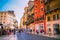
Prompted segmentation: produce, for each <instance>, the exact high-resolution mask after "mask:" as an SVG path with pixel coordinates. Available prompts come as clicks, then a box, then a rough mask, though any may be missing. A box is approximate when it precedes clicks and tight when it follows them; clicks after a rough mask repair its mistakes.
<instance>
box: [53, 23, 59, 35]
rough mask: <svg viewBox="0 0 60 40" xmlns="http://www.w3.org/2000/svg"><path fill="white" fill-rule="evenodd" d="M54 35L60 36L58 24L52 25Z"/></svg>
mask: <svg viewBox="0 0 60 40" xmlns="http://www.w3.org/2000/svg"><path fill="white" fill-rule="evenodd" d="M53 29H54V34H60V29H59V24H54V25H53Z"/></svg>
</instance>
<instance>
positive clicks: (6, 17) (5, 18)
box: [0, 11, 16, 28]
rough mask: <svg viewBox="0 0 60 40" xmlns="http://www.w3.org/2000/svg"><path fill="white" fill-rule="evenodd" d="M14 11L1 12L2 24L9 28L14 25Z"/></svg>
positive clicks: (0, 19)
mask: <svg viewBox="0 0 60 40" xmlns="http://www.w3.org/2000/svg"><path fill="white" fill-rule="evenodd" d="M11 12H12V11H6V12H0V22H1V23H2V24H4V25H5V26H7V27H9V28H10V27H12V26H13V24H14V20H16V18H15V14H14V13H11Z"/></svg>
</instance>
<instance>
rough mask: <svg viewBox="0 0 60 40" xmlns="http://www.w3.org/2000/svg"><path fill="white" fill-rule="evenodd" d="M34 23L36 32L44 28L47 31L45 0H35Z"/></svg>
mask: <svg viewBox="0 0 60 40" xmlns="http://www.w3.org/2000/svg"><path fill="white" fill-rule="evenodd" d="M34 25H35V32H36V31H37V30H38V32H40V31H41V30H44V33H46V17H45V13H44V0H34Z"/></svg>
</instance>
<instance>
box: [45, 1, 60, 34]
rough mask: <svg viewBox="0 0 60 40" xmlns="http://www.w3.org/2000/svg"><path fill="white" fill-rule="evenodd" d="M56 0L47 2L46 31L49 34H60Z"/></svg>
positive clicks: (59, 12)
mask: <svg viewBox="0 0 60 40" xmlns="http://www.w3.org/2000/svg"><path fill="white" fill-rule="evenodd" d="M59 3H60V2H59V1H58V0H51V1H49V3H48V1H47V3H46V7H47V6H48V7H49V8H46V10H47V11H46V31H47V33H51V34H60V6H59Z"/></svg>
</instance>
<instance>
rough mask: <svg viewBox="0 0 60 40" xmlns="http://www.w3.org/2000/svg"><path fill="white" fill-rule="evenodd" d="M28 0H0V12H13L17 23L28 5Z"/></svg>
mask: <svg viewBox="0 0 60 40" xmlns="http://www.w3.org/2000/svg"><path fill="white" fill-rule="evenodd" d="M28 1H29V0H0V11H8V10H13V11H14V13H15V15H16V18H17V21H18V23H20V19H21V17H22V15H23V14H24V8H25V7H26V6H27V5H28Z"/></svg>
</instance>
